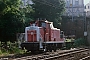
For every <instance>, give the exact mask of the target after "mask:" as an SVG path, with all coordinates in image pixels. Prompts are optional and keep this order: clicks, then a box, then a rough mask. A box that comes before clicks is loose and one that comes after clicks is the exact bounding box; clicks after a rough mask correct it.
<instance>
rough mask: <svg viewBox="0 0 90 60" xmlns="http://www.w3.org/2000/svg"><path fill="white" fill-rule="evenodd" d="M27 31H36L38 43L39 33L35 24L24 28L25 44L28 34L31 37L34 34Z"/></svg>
mask: <svg viewBox="0 0 90 60" xmlns="http://www.w3.org/2000/svg"><path fill="white" fill-rule="evenodd" d="M28 31H36V41H39V37H40V31H39V27H38V26H35V24H32V25H31V26H29V27H26V28H25V40H26V42H27V41H28V36H27V35H28V34H31V35H33V34H34V32H30V33H28Z"/></svg>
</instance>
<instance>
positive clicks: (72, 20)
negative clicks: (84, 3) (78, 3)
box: [72, 0, 73, 21]
mask: <svg viewBox="0 0 90 60" xmlns="http://www.w3.org/2000/svg"><path fill="white" fill-rule="evenodd" d="M72 21H73V0H72Z"/></svg>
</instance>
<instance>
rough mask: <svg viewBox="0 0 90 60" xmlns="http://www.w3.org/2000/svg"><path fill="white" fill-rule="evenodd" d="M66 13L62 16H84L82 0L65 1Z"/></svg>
mask: <svg viewBox="0 0 90 60" xmlns="http://www.w3.org/2000/svg"><path fill="white" fill-rule="evenodd" d="M65 2H66V5H65V7H66V11H65V13H64V15H66V16H67V15H68V16H72V15H73V16H83V15H84V0H65Z"/></svg>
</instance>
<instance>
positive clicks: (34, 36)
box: [21, 20, 64, 52]
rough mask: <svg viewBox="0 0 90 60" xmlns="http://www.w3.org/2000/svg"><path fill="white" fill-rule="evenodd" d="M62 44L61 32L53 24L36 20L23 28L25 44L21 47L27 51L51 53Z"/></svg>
mask: <svg viewBox="0 0 90 60" xmlns="http://www.w3.org/2000/svg"><path fill="white" fill-rule="evenodd" d="M63 43H64V38H63V31H60V29H57V28H54V27H53V22H49V21H46V20H37V21H32V22H30V26H28V27H26V28H25V42H22V43H21V47H22V48H25V49H26V50H28V51H32V52H34V51H40V50H43V51H48V50H49V51H51V50H56V49H58V48H61V47H62V45H63Z"/></svg>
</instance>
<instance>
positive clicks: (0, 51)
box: [0, 42, 24, 56]
mask: <svg viewBox="0 0 90 60" xmlns="http://www.w3.org/2000/svg"><path fill="white" fill-rule="evenodd" d="M23 53H24V50H22V49H19V48H18V43H17V42H15V43H11V42H7V45H6V44H5V43H2V44H1V42H0V56H8V55H11V54H12V55H14V54H23Z"/></svg>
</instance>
